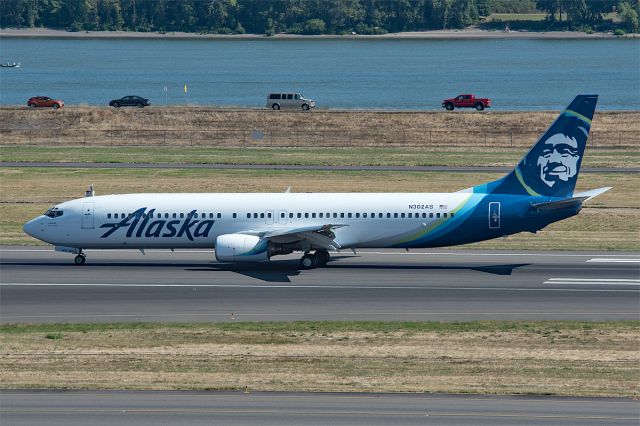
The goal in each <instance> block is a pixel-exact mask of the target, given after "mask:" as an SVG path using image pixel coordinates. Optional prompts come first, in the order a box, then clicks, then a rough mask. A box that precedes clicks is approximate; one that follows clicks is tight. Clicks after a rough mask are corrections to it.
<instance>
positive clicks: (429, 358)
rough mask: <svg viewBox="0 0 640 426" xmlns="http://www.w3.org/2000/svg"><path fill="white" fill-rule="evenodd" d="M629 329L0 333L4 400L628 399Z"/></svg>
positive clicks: (522, 325) (325, 325) (370, 325)
mask: <svg viewBox="0 0 640 426" xmlns="http://www.w3.org/2000/svg"><path fill="white" fill-rule="evenodd" d="M639 326H640V323H639V322H637V321H630V322H607V323H597V322H587V323H578V322H518V321H512V322H472V323H434V322H421V323H376V322H300V323H219V324H95V325H91V324H74V325H71V324H68V325H22V326H11V325H5V326H0V344H1V345H2V348H3V356H2V357H1V358H0V383H1V385H0V386H1V387H4V388H55V389H84V388H91V389H96V388H97V389H216V390H219V389H245V388H246V389H249V390H271V391H273V390H286V391H342V392H356V391H368V392H374V391H375V392H453V393H499V394H513V393H518V394H556V395H581V396H618V397H630V396H632V395H633V394H634V393H636V392H638V391H639V390H640V388H639V385H638V383H640V343H639V342H640V327H639Z"/></svg>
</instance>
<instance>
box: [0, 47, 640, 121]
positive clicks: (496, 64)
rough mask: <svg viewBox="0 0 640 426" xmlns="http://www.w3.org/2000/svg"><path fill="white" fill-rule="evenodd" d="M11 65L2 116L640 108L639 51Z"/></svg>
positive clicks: (314, 52) (125, 57)
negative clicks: (446, 105)
mask: <svg viewBox="0 0 640 426" xmlns="http://www.w3.org/2000/svg"><path fill="white" fill-rule="evenodd" d="M13 61H16V62H21V67H20V68H11V69H8V68H3V69H0V104H1V105H14V104H22V105H24V104H25V103H26V100H27V99H28V98H29V97H30V96H36V95H45V96H51V97H55V98H59V99H63V100H64V101H65V103H66V104H67V105H73V104H90V105H106V104H107V103H108V102H109V100H110V99H114V98H118V97H121V96H124V95H129V94H135V95H140V96H144V97H148V98H150V99H151V101H152V103H153V104H154V105H164V104H165V103H168V104H185V103H189V104H197V105H218V106H242V107H263V106H264V104H265V101H266V95H267V93H269V92H271V91H274V92H279V91H282V92H301V93H303V94H304V95H305V96H307V97H311V98H314V99H315V100H316V102H317V104H318V106H319V107H323V108H358V109H397V110H403V109H411V110H434V109H440V103H441V100H442V99H443V98H446V97H453V96H455V95H457V94H459V93H475V94H476V95H478V96H483V97H490V98H491V99H492V100H493V105H494V106H493V109H495V110H531V109H534V110H557V109H560V108H563V107H565V106H566V105H567V104H568V102H569V101H571V99H572V98H573V97H574V96H575V95H576V94H578V93H595V94H599V95H600V102H599V108H600V109H607V110H630V109H633V110H637V109H640V104H639V103H638V99H639V94H640V74H639V73H640V71H639V70H640V40H622V39H589V40H533V39H532V40H527V39H518V40H505V39H499V40H424V39H422V40H421V39H415V40H414V39H409V40H407V39H402V40H386V39H383V40H370V39H369V40H353V39H337V40H336V39H328V40H327V39H324V40H322V39H293V40H292V39H284V40H283V39H276V40H274V39H235V40H162V39H160V40H155V39H107V40H105V39H56V38H47V39H26V38H11V37H3V38H0V62H3V63H5V62H13ZM185 84H186V85H187V94H186V95H185V93H184V86H185ZM165 86H166V88H167V90H166V92H165V89H164V88H165Z"/></svg>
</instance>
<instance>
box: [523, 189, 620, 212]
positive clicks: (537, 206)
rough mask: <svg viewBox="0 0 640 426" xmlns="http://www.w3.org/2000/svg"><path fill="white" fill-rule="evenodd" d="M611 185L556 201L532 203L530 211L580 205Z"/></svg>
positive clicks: (562, 208)
mask: <svg viewBox="0 0 640 426" xmlns="http://www.w3.org/2000/svg"><path fill="white" fill-rule="evenodd" d="M610 189H611V187H605V188H598V189H592V190H591V191H585V192H581V193H579V194H575V196H573V197H571V198H566V199H564V200H558V201H547V202H544V203H534V204H531V211H534V212H540V211H551V210H565V209H570V208H575V207H578V208H580V207H581V206H582V203H584V202H585V201H587V200H590V199H592V198H594V197H597V196H598V195H600V194H602V193H604V192H607V191H608V190H610Z"/></svg>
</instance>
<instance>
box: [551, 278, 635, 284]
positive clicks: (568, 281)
mask: <svg viewBox="0 0 640 426" xmlns="http://www.w3.org/2000/svg"><path fill="white" fill-rule="evenodd" d="M544 284H562V285H635V286H640V280H636V279H626V278H549V279H548V280H547V281H545V282H544Z"/></svg>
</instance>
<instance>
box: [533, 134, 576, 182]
mask: <svg viewBox="0 0 640 426" xmlns="http://www.w3.org/2000/svg"><path fill="white" fill-rule="evenodd" d="M578 152H579V151H578V141H577V140H576V139H575V138H572V137H570V136H567V135H564V134H562V133H556V134H555V135H553V136H551V137H550V138H549V139H547V140H546V141H545V142H544V145H543V147H542V152H541V154H540V156H539V157H538V162H537V165H538V167H539V169H540V180H541V181H542V182H544V183H545V184H546V185H547V186H549V187H553V185H555V184H556V182H558V181H563V182H567V181H569V179H571V178H572V177H574V176H575V175H576V174H577V173H578V162H579V161H580V155H579V154H578Z"/></svg>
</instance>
